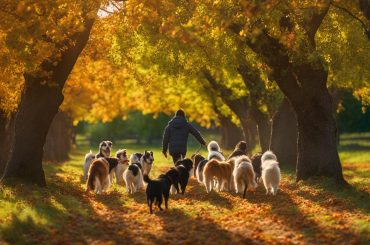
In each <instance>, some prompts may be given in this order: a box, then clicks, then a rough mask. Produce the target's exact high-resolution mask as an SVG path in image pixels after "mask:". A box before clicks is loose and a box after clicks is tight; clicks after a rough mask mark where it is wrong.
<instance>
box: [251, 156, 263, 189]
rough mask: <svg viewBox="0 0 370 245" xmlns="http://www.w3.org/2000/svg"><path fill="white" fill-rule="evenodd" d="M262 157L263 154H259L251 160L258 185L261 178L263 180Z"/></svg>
mask: <svg viewBox="0 0 370 245" xmlns="http://www.w3.org/2000/svg"><path fill="white" fill-rule="evenodd" d="M261 157H262V153H257V154H255V155H253V156H252V158H251V161H252V166H253V170H254V172H255V173H256V182H257V183H258V180H259V178H261V174H262V169H261V164H262V162H261Z"/></svg>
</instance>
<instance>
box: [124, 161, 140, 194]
mask: <svg viewBox="0 0 370 245" xmlns="http://www.w3.org/2000/svg"><path fill="white" fill-rule="evenodd" d="M123 180H124V181H125V184H126V189H127V193H130V194H132V193H135V192H137V191H139V190H140V189H142V188H143V187H144V182H143V181H144V180H143V172H142V166H141V163H139V162H134V163H131V164H130V166H128V168H127V169H126V170H125V171H124V172H123Z"/></svg>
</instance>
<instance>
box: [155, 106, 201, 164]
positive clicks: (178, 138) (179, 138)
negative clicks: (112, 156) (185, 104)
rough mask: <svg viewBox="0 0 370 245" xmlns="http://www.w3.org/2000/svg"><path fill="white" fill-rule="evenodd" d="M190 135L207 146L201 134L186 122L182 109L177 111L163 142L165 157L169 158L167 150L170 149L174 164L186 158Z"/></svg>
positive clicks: (166, 130)
mask: <svg viewBox="0 0 370 245" xmlns="http://www.w3.org/2000/svg"><path fill="white" fill-rule="evenodd" d="M189 133H190V134H192V135H193V136H194V137H195V139H196V140H197V141H198V142H199V143H200V144H201V145H204V146H205V145H206V142H205V140H204V139H203V137H202V135H201V134H200V132H199V131H198V130H197V129H195V128H194V127H193V125H191V124H190V123H189V122H188V121H187V120H186V117H185V112H184V111H183V110H181V109H180V110H178V111H176V114H175V116H174V117H173V118H172V119H171V120H170V121H169V122H168V125H167V126H166V128H165V131H164V134H163V141H162V153H163V155H164V156H165V157H166V158H167V149H169V153H170V155H171V156H172V160H173V163H176V161H178V160H180V159H183V158H185V156H186V150H187V143H188V136H189Z"/></svg>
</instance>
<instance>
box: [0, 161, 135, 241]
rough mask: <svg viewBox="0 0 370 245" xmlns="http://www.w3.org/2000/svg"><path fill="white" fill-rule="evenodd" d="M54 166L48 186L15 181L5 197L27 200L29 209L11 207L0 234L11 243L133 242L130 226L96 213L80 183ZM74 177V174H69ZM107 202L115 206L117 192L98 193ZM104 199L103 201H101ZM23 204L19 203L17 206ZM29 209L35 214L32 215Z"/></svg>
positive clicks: (11, 200) (13, 199) (10, 199)
mask: <svg viewBox="0 0 370 245" xmlns="http://www.w3.org/2000/svg"><path fill="white" fill-rule="evenodd" d="M54 168H55V169H57V166H55V167H52V169H49V171H50V172H49V173H48V178H49V179H52V181H48V187H47V188H40V187H37V186H24V185H22V184H15V185H14V187H12V190H13V192H14V193H15V195H12V196H9V197H6V198H5V200H6V201H10V202H19V203H27V207H30V208H29V209H30V210H27V212H25V213H22V211H23V210H22V209H21V208H20V210H19V211H14V212H13V213H12V214H10V217H9V218H8V219H10V220H8V221H7V222H6V223H4V224H3V225H1V226H0V227H1V229H0V235H1V237H2V239H3V240H4V241H5V242H8V243H11V244H52V243H56V244H68V243H82V244H88V243H91V242H103V243H105V242H112V241H113V242H115V243H117V244H119V243H122V242H123V241H124V242H127V243H132V242H133V239H134V237H135V235H132V232H131V230H130V227H125V226H122V227H121V226H117V224H116V223H112V222H110V220H109V219H107V217H105V216H104V215H99V214H98V213H97V212H96V210H95V209H94V208H93V206H92V203H90V202H89V200H88V197H87V195H86V193H85V192H84V190H83V189H82V188H80V186H79V183H76V182H73V181H72V180H71V179H70V178H61V177H59V176H58V175H56V174H55V173H56V172H57V171H54ZM71 178H73V177H71ZM97 199H98V200H100V201H101V202H103V203H106V204H107V205H113V206H114V207H115V208H117V207H118V203H119V202H121V201H120V200H118V199H119V196H118V194H117V193H113V194H112V195H105V196H104V197H97ZM104 199H105V201H104ZM20 207H22V206H20ZM32 213H35V214H37V216H38V217H37V218H36V219H34V217H33V216H31V215H32Z"/></svg>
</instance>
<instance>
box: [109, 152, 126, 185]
mask: <svg viewBox="0 0 370 245" xmlns="http://www.w3.org/2000/svg"><path fill="white" fill-rule="evenodd" d="M116 158H117V159H119V161H120V162H119V164H117V166H116V167H115V169H114V171H111V175H110V177H111V182H112V179H113V176H112V174H113V173H114V174H115V176H116V181H117V184H119V185H123V183H124V179H123V173H124V171H125V170H126V169H127V168H128V163H129V160H128V157H127V152H126V150H125V149H122V150H119V151H117V152H116Z"/></svg>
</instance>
